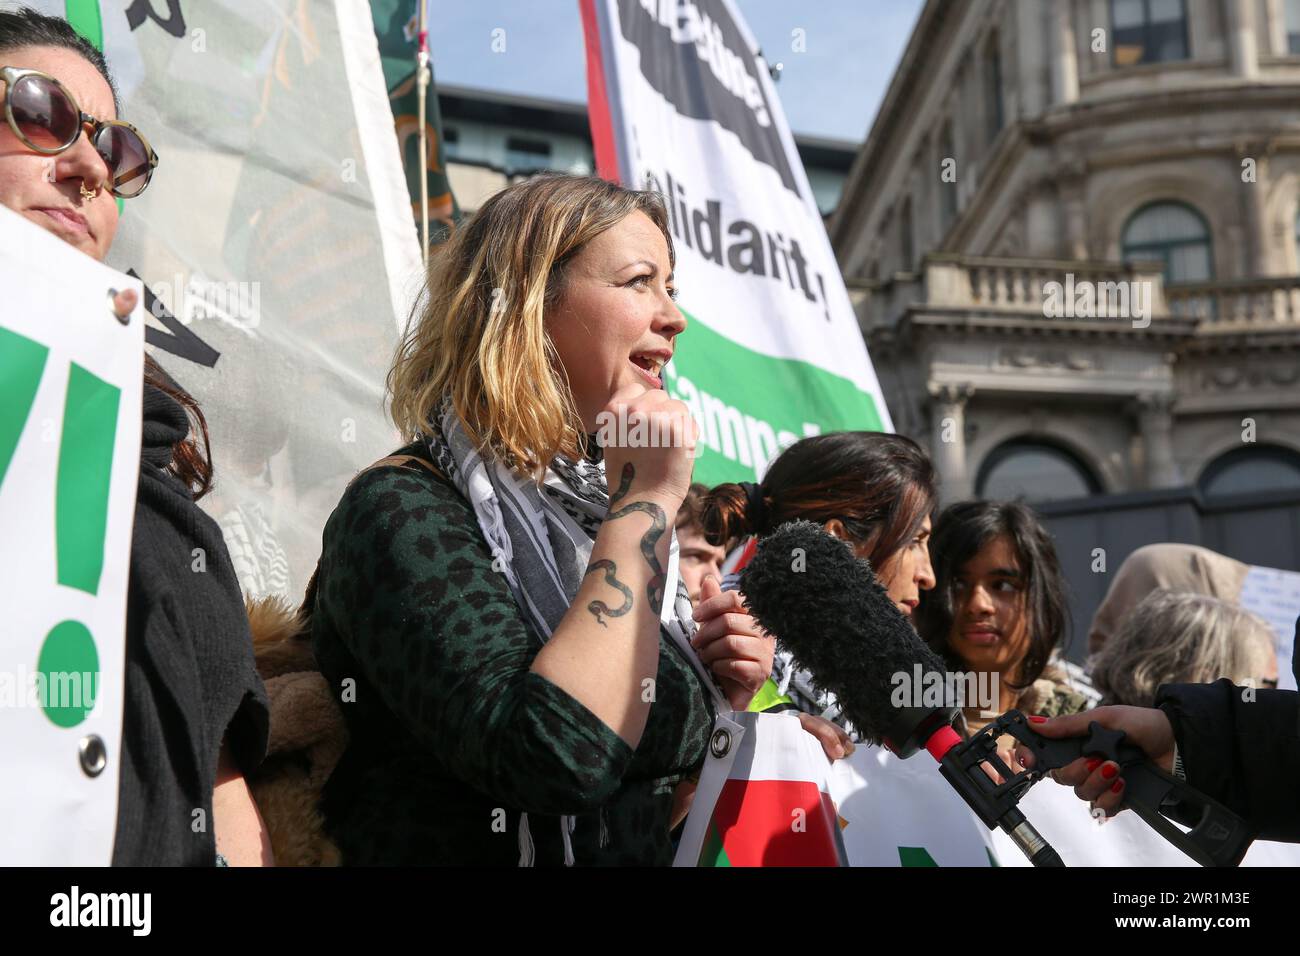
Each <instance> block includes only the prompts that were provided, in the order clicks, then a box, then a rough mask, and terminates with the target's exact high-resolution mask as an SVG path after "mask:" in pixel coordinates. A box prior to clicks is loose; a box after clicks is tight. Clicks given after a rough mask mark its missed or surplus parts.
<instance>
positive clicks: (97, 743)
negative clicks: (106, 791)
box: [77, 734, 108, 777]
mask: <svg viewBox="0 0 1300 956" xmlns="http://www.w3.org/2000/svg"><path fill="white" fill-rule="evenodd" d="M77 750H78V755H79V756H80V758H81V769H82V770H84V771H85V773H86V776H87V777H98V776H99V775H100V774H101V773H103V772H104V768H105V767H107V766H108V751H107V749H105V747H104V741H102V740H100V739H99V738H98V737H97V736H95V735H94V734H90V735H89V736H86V737H82V738H81V743H80V744H79V745H78V747H77Z"/></svg>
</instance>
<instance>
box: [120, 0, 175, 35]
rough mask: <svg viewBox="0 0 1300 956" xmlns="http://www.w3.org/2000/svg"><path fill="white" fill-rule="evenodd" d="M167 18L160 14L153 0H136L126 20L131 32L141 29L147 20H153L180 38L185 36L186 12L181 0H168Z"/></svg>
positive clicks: (127, 12)
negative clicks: (182, 9)
mask: <svg viewBox="0 0 1300 956" xmlns="http://www.w3.org/2000/svg"><path fill="white" fill-rule="evenodd" d="M167 13H168V16H167V19H166V20H164V19H162V18H161V17H159V16H158V13H157V11H155V10H154V8H153V0H134V2H133V3H132V4H131V6H130V7H128V8H127V11H126V22H127V23H128V24H130V26H131V32H132V33H134V32H135V31H136V30H137V29H139V27H140V25H141V24H142V23H144V21H145V20H152V21H153V22H154V23H156V24H158V26H160V27H162V28H163V29H164V30H166V31H167V32H168V33H170V34H171V35H172V36H174V37H175V38H176V39H178V40H183V39H184V38H185V14H184V13H183V12H182V11H181V0H167Z"/></svg>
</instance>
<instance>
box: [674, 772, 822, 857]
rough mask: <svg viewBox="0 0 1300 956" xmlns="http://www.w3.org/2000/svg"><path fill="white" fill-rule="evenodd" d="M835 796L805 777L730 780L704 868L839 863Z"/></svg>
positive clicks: (715, 816) (716, 814) (712, 827)
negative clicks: (803, 778) (833, 800)
mask: <svg viewBox="0 0 1300 956" xmlns="http://www.w3.org/2000/svg"><path fill="white" fill-rule="evenodd" d="M838 826H839V824H838V820H837V818H836V814H835V804H834V803H832V802H831V798H830V794H828V793H825V792H824V791H822V790H820V789H819V788H818V786H817V785H816V784H815V783H811V782H809V781H805V780H728V781H727V782H726V783H725V784H723V787H722V794H721V795H720V796H719V797H718V802H717V805H716V806H715V807H714V810H713V818H712V819H711V820H710V821H709V829H708V831H707V834H706V836H705V838H704V848H703V850H702V851H701V852H700V860H699V864H698V865H700V866H839V865H840V858H839V855H838V850H837V846H838V843H839V834H838V832H837V830H838Z"/></svg>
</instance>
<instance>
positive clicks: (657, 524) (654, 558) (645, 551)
mask: <svg viewBox="0 0 1300 956" xmlns="http://www.w3.org/2000/svg"><path fill="white" fill-rule="evenodd" d="M635 476H636V469H635V468H634V467H633V466H632V463H631V462H628V463H627V464H626V465H624V466H623V473H622V475H621V476H620V481H619V485H618V490H617V491H615V492H614V494H612V495H610V497H609V504H610V507H611V508H612V507H613V506H614V505H616V504H618V503H619V502H620V501H622V500H623V498H625V497H626V496H627V493H628V490H629V489H630V488H631V487H632V479H633V478H634V477H635ZM638 511H640V512H644V513H645V514H648V515H649V516H650V527H649V528H648V529H647V530H646V533H645V534H643V535H642V536H641V556H642V557H644V558H645V560H646V563H647V564H648V565H650V570H651V571H652V572H654V575H653V576H652V577H651V578H650V583H649V584H647V585H646V596H647V597H648V598H649V599H650V606H651V607H652V608H657V607H661V606H662V605H663V601H664V580H665V574H664V569H663V567H662V566H661V565H660V564H659V557H658V555H656V554H655V545H657V544H658V543H659V539H660V538H662V537H663V535H664V532H665V531H666V530H667V529H668V519H667V517H666V516H665V515H664V510H663V508H661V507H659V506H658V505H656V504H651V503H650V502H648V501H633V502H631V503H630V504H628V505H626V506H625V507H623V508H620V509H619V510H618V511H611V512H610V513H609V515H608V517H607V518H606V519H605V520H607V521H614V520H616V519H618V518H623V517H626V516H627V515H630V514H633V513H635V512H638ZM593 571H604V572H605V583H606V584H608V585H609V586H610V587H612V588H616V589H617V590H618V591H619V593H621V594H622V595H623V605H622V606H621V607H617V608H610V607H609V605H607V604H606V603H605V602H604V601H592V602H591V603H589V604H588V605H587V610H588V611H590V612H591V613H592V614H593V615H594V616H595V618H596V621H597V623H599V624H600V626H601V627H608V626H609V625H608V624H606V623H605V620H604V619H605V618H606V617H622V616H623V615H624V614H626V613H628V611H630V610H632V605H633V604H634V603H635V602H634V600H633V596H632V589H631V588H629V587H628V586H627V585H626V584H624V583H623V582H622V581H620V580H619V579H618V578H617V577H616V576H615V575H616V574H617V572H618V565H617V564H615V563H614V562H613V561H611V560H609V559H608V558H604V559H602V560H600V561H593V562H592V563H591V564H590V565H588V566H587V572H586V573H587V574H591V572H593Z"/></svg>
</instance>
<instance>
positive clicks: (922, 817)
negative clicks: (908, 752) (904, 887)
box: [830, 744, 1018, 866]
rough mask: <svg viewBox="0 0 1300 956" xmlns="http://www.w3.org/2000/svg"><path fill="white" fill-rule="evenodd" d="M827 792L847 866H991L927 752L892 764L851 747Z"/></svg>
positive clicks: (885, 755) (978, 828)
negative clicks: (840, 830)
mask: <svg viewBox="0 0 1300 956" xmlns="http://www.w3.org/2000/svg"><path fill="white" fill-rule="evenodd" d="M830 787H831V797H832V798H833V799H834V800H835V806H836V809H837V810H838V812H839V815H840V817H842V818H843V820H844V821H845V822H844V832H843V836H844V848H845V850H846V851H847V852H848V857H849V865H850V866H996V865H998V861H997V860H996V859H995V858H994V856H993V851H992V842H991V840H990V838H989V834H988V830H987V829H986V828H985V826H984V825H983V824H982V823H980V821H979V818H978V817H976V816H975V814H974V813H972V812H971V809H970V807H968V806H966V803H965V801H964V800H962V798H961V797H960V796H959V795H958V794H957V791H955V790H953V788H952V787H951V786H950V785H949V784H948V781H947V780H945V779H943V777H941V776H940V775H939V765H938V764H936V763H935V762H934V760H933V758H931V757H930V755H929V754H928V753H925V752H921V753H919V754H916V755H915V756H913V757H911V758H910V759H908V760H899V759H898V758H897V757H895V756H894V755H893V754H892V753H890V752H889V751H888V750H886V749H885V748H884V747H874V746H870V745H867V744H859V745H858V747H857V749H855V750H854V751H853V753H852V754H850V755H849V756H848V757H845V758H843V759H841V760H837V761H835V762H834V763H833V764H831V778H830ZM1017 852H1018V851H1017Z"/></svg>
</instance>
